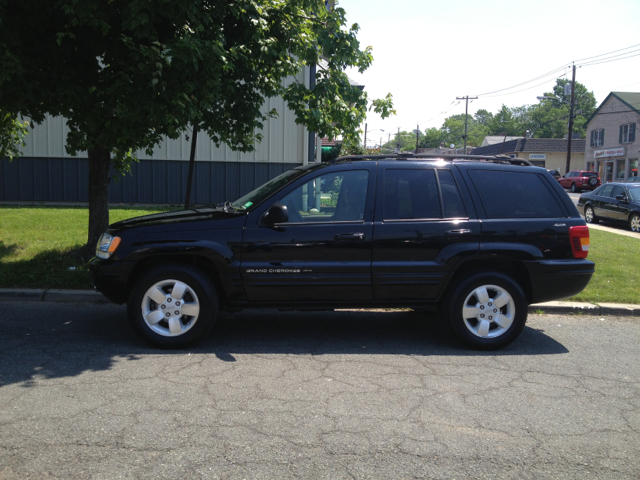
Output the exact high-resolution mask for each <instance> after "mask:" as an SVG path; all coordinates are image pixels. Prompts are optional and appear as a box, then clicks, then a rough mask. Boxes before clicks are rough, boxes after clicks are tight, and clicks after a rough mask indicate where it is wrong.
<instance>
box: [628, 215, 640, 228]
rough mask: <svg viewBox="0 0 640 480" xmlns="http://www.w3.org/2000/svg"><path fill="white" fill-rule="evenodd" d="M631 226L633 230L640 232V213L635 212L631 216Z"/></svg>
mask: <svg viewBox="0 0 640 480" xmlns="http://www.w3.org/2000/svg"><path fill="white" fill-rule="evenodd" d="M629 228H630V229H631V231H632V232H635V233H640V215H638V214H637V213H634V214H632V215H631V216H630V217H629Z"/></svg>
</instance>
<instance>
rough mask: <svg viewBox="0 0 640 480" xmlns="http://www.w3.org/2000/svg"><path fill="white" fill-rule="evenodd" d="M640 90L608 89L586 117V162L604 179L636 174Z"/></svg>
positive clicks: (638, 147) (639, 152) (616, 178)
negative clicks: (632, 91)
mask: <svg viewBox="0 0 640 480" xmlns="http://www.w3.org/2000/svg"><path fill="white" fill-rule="evenodd" d="M639 122H640V93H629V92H611V93H610V94H609V95H608V96H607V98H605V100H604V101H603V102H602V103H601V104H600V106H599V107H598V109H597V110H596V111H595V112H594V113H593V115H592V116H591V117H590V118H589V120H588V121H587V140H588V141H587V145H586V148H585V165H586V168H587V170H593V171H596V172H598V173H599V174H600V178H601V179H602V182H603V183H606V182H612V181H614V180H617V181H620V180H625V179H627V178H629V177H637V176H638V158H639V157H640V139H637V138H636V129H637V127H636V124H637V123H639Z"/></svg>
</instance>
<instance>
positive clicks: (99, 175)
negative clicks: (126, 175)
mask: <svg viewBox="0 0 640 480" xmlns="http://www.w3.org/2000/svg"><path fill="white" fill-rule="evenodd" d="M88 153H89V235H88V238H87V244H86V245H85V246H84V247H83V248H82V251H81V253H82V256H83V257H85V258H86V259H88V258H90V257H91V256H93V255H94V254H95V250H96V244H97V243H98V240H99V239H100V235H102V234H103V233H104V232H105V230H106V229H107V227H108V226H109V171H110V167H111V153H110V151H109V150H108V149H106V148H95V149H91V150H89V152H88Z"/></svg>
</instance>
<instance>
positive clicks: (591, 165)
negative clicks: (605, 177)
mask: <svg viewBox="0 0 640 480" xmlns="http://www.w3.org/2000/svg"><path fill="white" fill-rule="evenodd" d="M594 163H595V162H587V170H588V171H590V172H595V170H594V167H595V165H594Z"/></svg>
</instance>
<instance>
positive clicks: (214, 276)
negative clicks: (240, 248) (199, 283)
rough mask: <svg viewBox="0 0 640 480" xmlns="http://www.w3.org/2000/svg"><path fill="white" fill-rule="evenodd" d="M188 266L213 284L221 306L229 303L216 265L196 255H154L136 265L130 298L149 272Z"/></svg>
mask: <svg viewBox="0 0 640 480" xmlns="http://www.w3.org/2000/svg"><path fill="white" fill-rule="evenodd" d="M176 264H178V265H188V266H190V267H193V268H196V269H198V270H200V271H201V272H203V273H204V274H205V275H206V276H207V277H208V278H209V279H210V280H211V281H212V282H213V285H214V286H215V288H216V291H217V292H218V297H219V299H220V303H221V306H223V305H226V304H227V303H228V297H227V295H226V291H225V289H224V288H223V285H222V281H221V279H220V273H219V271H218V269H217V267H216V265H215V263H214V262H213V261H212V260H211V259H210V258H208V257H206V256H204V255H196V254H181V255H179V254H164V255H152V256H149V257H146V258H143V259H142V260H140V261H138V263H136V265H135V267H134V268H133V270H132V271H131V273H130V275H129V278H128V279H127V287H126V291H127V292H129V296H131V293H132V292H133V290H134V285H135V284H136V282H137V281H138V280H139V279H140V278H141V277H142V276H143V275H144V274H145V273H146V272H148V271H149V270H151V269H153V268H155V267H159V266H163V265H176Z"/></svg>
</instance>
